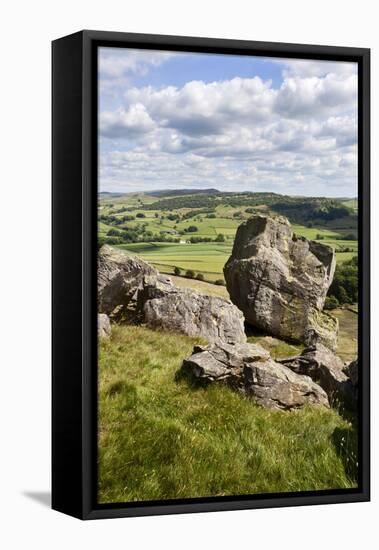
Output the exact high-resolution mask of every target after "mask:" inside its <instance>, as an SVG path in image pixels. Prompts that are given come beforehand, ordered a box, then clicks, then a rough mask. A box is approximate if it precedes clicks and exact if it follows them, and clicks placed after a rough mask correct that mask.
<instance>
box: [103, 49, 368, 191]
mask: <svg viewBox="0 0 379 550" xmlns="http://www.w3.org/2000/svg"><path fill="white" fill-rule="evenodd" d="M98 77H99V117H98V118H99V188H100V191H113V192H125V193H127V192H141V191H144V192H146V191H152V190H159V189H180V188H186V189H187V188H193V189H203V188H209V187H212V188H216V189H218V190H220V191H252V192H254V191H256V192H258V191H259V192H261V191H272V192H276V193H281V194H287V195H305V196H326V197H356V196H357V115H358V113H357V93H358V88H357V81H358V77H357V65H356V64H355V63H348V62H329V61H312V60H311V61H310V60H300V59H296V60H294V59H283V58H265V57H251V56H230V55H219V54H201V53H185V52H167V51H166V52H164V51H157V50H142V49H139V50H134V49H128V48H106V47H102V48H99V75H98Z"/></svg>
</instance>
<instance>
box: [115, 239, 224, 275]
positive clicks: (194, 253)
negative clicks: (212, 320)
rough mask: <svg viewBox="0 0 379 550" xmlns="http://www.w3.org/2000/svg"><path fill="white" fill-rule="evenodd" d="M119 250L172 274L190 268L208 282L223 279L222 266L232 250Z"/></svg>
mask: <svg viewBox="0 0 379 550" xmlns="http://www.w3.org/2000/svg"><path fill="white" fill-rule="evenodd" d="M119 248H122V249H123V250H126V251H128V252H129V253H131V254H135V255H137V256H140V257H141V258H142V259H144V260H146V261H148V262H150V263H151V264H153V265H155V266H156V267H157V268H158V269H159V270H160V271H162V272H165V273H173V270H174V267H179V268H180V269H182V270H183V271H186V270H187V269H193V270H194V271H196V272H197V273H203V275H204V276H205V278H206V279H207V280H210V281H214V280H216V279H220V278H223V273H222V270H223V267H224V265H225V263H226V261H227V259H228V258H229V256H230V253H231V251H232V243H231V242H230V243H197V244H176V243H134V244H130V245H119Z"/></svg>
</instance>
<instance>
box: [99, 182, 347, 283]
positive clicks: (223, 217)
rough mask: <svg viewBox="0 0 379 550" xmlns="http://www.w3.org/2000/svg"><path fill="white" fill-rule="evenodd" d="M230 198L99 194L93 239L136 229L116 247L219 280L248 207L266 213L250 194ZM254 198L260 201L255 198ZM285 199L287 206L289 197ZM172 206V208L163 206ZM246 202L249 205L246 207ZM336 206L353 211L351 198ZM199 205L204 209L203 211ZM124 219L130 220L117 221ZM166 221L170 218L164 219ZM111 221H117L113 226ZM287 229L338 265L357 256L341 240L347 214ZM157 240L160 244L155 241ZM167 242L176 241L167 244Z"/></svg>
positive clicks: (161, 264) (165, 267)
mask: <svg viewBox="0 0 379 550" xmlns="http://www.w3.org/2000/svg"><path fill="white" fill-rule="evenodd" d="M231 195H232V194H225V195H222V194H220V195H219V196H217V197H216V198H215V197H208V196H207V195H205V196H201V197H199V198H198V199H196V195H193V196H191V195H189V196H184V197H183V196H178V197H175V196H172V195H170V196H169V198H168V199H165V198H164V197H163V198H162V197H154V196H150V195H148V194H146V195H145V194H143V193H131V194H125V195H122V196H115V197H113V196H102V197H101V198H100V201H99V216H100V221H99V237H100V238H101V239H103V240H105V242H106V240H107V233H108V232H109V231H111V230H112V229H113V230H114V229H116V231H118V232H120V234H122V232H123V231H124V232H125V231H130V230H132V231H137V232H138V231H139V234H138V238H135V239H134V242H130V243H118V246H120V248H122V249H124V250H126V251H128V252H130V253H132V254H136V255H138V256H140V257H141V258H143V259H145V260H146V261H149V262H151V263H153V264H154V265H155V266H156V267H157V268H158V269H160V270H161V271H164V272H167V273H172V272H173V269H174V267H179V268H180V269H182V270H184V271H186V270H187V269H192V270H194V271H195V272H196V273H202V274H203V276H204V277H205V279H207V280H209V281H214V280H216V279H220V278H222V276H223V275H222V270H223V266H224V265H225V262H226V261H227V259H228V257H229V256H230V253H231V249H232V246H233V241H234V237H235V233H236V231H237V228H238V226H239V225H240V224H241V223H243V221H244V220H246V219H248V218H249V217H250V216H251V215H252V214H251V212H250V211H248V210H251V208H253V211H254V212H256V213H259V212H267V213H270V212H271V211H270V206H268V204H265V203H264V202H262V204H260V203H259V200H260V199H255V198H254V197H255V195H251V196H250V195H246V197H245V196H244V195H239V194H236V195H232V196H231ZM257 196H259V197H260V195H259V194H258V195H257ZM277 197H280V196H279V195H278V196H277ZM195 199H196V200H197V201H198V202H196V201H195V204H196V205H197V207H196V208H193V207H192V206H191V205H193V204H194V202H193V201H194V200H195ZM264 200H267V201H268V203H269V204H271V202H272V201H273V197H272V195H270V194H268V195H267V194H266V195H264V194H263V196H262V201H264ZM275 200H278V198H276V199H275ZM286 200H288V201H289V202H291V200H294V199H291V198H287V199H286ZM312 200H313V199H309V201H310V202H309V204H310V205H312V204H313V203H312ZM304 201H305V204H307V202H306V200H305V199H302V202H301V204H300V206H299V208H300V207H301V208H302V209H304ZM233 202H237V203H238V204H237V205H236V206H235V205H234V204H233ZM244 203H245V204H244ZM176 204H177V209H175V210H173V209H172V208H171V209H170V208H168V207H169V206H172V205H176ZM209 204H211V205H213V206H209ZM251 204H253V205H254V206H253V207H251V206H249V205H251ZM340 204H341V205H344V206H346V207H347V208H349V209H350V211H351V212H356V207H357V201H356V200H355V199H349V200H347V199H341V201H340ZM162 205H167V209H165V207H163V208H162ZM203 205H208V206H206V208H203V207H202V206H203ZM246 206H248V207H249V208H246ZM125 216H127V217H128V218H133V219H128V220H127V221H123V219H124V217H125ZM139 216H143V217H139ZM172 217H174V218H175V219H170V218H172ZM105 219H106V221H105ZM117 220H118V223H116V221H117ZM190 226H195V227H196V231H195V232H188V228H189V227H190ZM292 227H293V230H294V232H295V233H296V234H298V235H301V236H304V237H306V238H308V239H312V240H317V241H319V242H322V243H324V244H328V245H331V246H333V247H334V248H335V250H336V257H337V263H339V264H341V263H342V262H345V261H346V260H350V259H351V258H352V257H353V256H355V255H356V254H357V247H358V243H357V240H349V241H347V240H344V239H343V238H344V237H345V236H346V235H348V234H351V233H353V234H356V221H354V219H353V218H352V216H350V215H349V216H347V215H346V216H344V217H342V218H341V217H340V218H337V219H331V220H326V221H324V222H322V223H321V221H319V222H317V223H307V224H303V225H302V224H299V223H292ZM220 234H222V235H223V237H224V240H225V242H223V243H222V242H217V243H216V242H210V243H208V242H203V243H190V242H189V240H190V239H191V238H203V239H204V238H206V239H212V241H214V239H215V238H216V237H217V236H218V235H220ZM144 235H149V239H145V240H144ZM154 235H156V236H159V237H160V239H155V241H154ZM147 240H148V241H149V242H147ZM160 240H164V241H166V242H160ZM170 240H171V241H177V242H168V241H170ZM136 241H138V242H136ZM151 241H152V242H151ZM179 241H180V243H181V244H179ZM113 244H114V243H113ZM347 249H348V250H347Z"/></svg>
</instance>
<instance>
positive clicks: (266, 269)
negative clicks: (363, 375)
mask: <svg viewBox="0 0 379 550" xmlns="http://www.w3.org/2000/svg"><path fill="white" fill-rule="evenodd" d="M335 264H336V262H335V253H334V250H333V249H332V248H331V247H329V246H326V245H323V244H319V243H316V242H313V241H308V240H307V239H305V238H303V237H297V236H296V235H295V234H294V233H293V231H292V229H291V226H290V224H289V222H288V220H287V219H286V218H283V217H278V218H272V217H269V216H263V215H256V216H253V217H251V218H250V219H249V220H247V221H246V222H244V223H243V224H242V225H240V226H239V228H238V230H237V234H236V237H235V240H234V246H233V251H232V255H231V256H230V258H229V260H228V261H227V263H226V264H225V267H224V276H225V280H226V286H227V289H228V292H229V294H230V297H231V300H232V302H233V303H234V304H236V305H237V307H238V308H239V309H240V310H241V311H242V312H243V313H244V315H245V318H246V320H247V321H248V322H250V323H251V324H252V325H254V326H256V327H259V328H261V329H263V330H264V331H266V332H268V333H269V334H272V335H273V336H277V337H279V338H284V339H287V340H295V341H301V342H305V343H306V344H308V345H310V344H313V343H315V342H321V343H323V344H325V345H326V346H328V347H329V348H331V349H335V348H336V344H337V332H338V321H337V320H336V319H334V317H332V316H330V315H327V314H325V313H323V312H322V308H323V306H324V302H325V298H326V294H327V291H328V288H329V286H330V284H331V282H332V280H333V275H334V270H335Z"/></svg>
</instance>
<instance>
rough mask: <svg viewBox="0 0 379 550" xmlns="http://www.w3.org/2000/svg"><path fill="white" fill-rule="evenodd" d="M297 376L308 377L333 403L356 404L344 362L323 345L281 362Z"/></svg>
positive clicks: (307, 349)
mask: <svg viewBox="0 0 379 550" xmlns="http://www.w3.org/2000/svg"><path fill="white" fill-rule="evenodd" d="M280 362H281V363H282V364H283V365H285V366H286V367H288V368H289V369H291V370H292V371H293V372H295V373H297V374H305V375H308V376H310V377H311V378H312V380H314V381H315V382H316V383H317V384H319V385H320V386H321V387H322V388H323V389H324V390H325V391H326V393H327V394H328V396H329V399H330V401H331V402H333V401H339V402H342V403H344V404H345V405H349V406H350V405H351V404H352V403H353V402H354V399H355V398H354V391H353V385H352V381H351V380H350V378H349V377H348V376H347V375H346V373H345V372H344V371H345V367H344V364H343V362H342V360H341V359H340V358H339V357H337V355H334V353H332V352H331V351H330V350H329V349H328V348H326V347H325V346H323V345H322V344H317V345H315V346H310V347H308V348H306V349H305V350H304V351H303V353H302V354H301V355H298V356H297V357H291V358H289V359H284V360H282V361H280Z"/></svg>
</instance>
